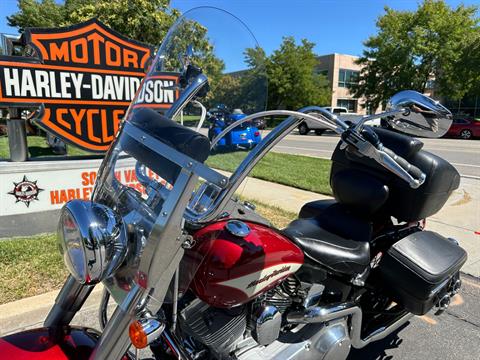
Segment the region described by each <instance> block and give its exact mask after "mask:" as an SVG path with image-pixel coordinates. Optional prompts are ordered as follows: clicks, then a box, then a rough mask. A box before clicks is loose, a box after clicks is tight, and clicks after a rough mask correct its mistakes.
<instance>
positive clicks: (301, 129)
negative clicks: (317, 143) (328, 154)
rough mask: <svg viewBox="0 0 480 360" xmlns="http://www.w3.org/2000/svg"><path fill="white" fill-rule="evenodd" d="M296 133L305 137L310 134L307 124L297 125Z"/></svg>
mask: <svg viewBox="0 0 480 360" xmlns="http://www.w3.org/2000/svg"><path fill="white" fill-rule="evenodd" d="M298 132H299V133H300V135H307V134H308V133H309V132H310V129H309V128H308V126H307V124H305V123H301V124H300V125H298Z"/></svg>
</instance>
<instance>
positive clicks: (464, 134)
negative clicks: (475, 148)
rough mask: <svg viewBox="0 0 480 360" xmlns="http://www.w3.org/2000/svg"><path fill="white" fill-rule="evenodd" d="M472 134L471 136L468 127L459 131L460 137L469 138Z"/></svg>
mask: <svg viewBox="0 0 480 360" xmlns="http://www.w3.org/2000/svg"><path fill="white" fill-rule="evenodd" d="M472 136H473V134H472V132H471V131H470V130H468V129H463V130H462V131H460V137H461V138H462V139H465V140H469V139H471V138H472Z"/></svg>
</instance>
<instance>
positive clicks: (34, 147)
mask: <svg viewBox="0 0 480 360" xmlns="http://www.w3.org/2000/svg"><path fill="white" fill-rule="evenodd" d="M27 144H28V154H29V157H31V158H35V157H40V156H58V155H55V154H54V153H53V152H52V149H51V148H50V147H49V146H48V145H47V142H46V140H45V137H43V136H28V137H27ZM67 155H68V156H80V155H92V153H89V152H87V151H85V150H81V149H79V148H76V147H75V146H71V145H67ZM0 159H10V151H9V149H8V137H6V136H2V137H0Z"/></svg>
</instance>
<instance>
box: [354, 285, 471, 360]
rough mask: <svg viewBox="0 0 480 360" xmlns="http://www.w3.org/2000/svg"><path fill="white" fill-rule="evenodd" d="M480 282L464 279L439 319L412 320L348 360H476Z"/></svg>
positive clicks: (356, 352)
mask: <svg viewBox="0 0 480 360" xmlns="http://www.w3.org/2000/svg"><path fill="white" fill-rule="evenodd" d="M479 298H480V281H479V280H478V279H476V278H473V277H470V276H464V277H463V287H462V290H461V292H460V294H458V295H456V296H455V297H454V298H453V300H452V303H451V305H450V307H449V308H448V309H447V311H445V312H444V313H443V314H441V315H440V316H435V315H434V312H433V311H432V312H430V313H429V314H427V315H425V316H422V317H414V318H412V320H411V321H410V322H409V323H408V324H407V325H406V326H404V327H403V328H400V330H399V331H397V332H395V333H394V334H392V335H391V336H389V337H388V338H386V339H384V340H381V341H378V342H376V343H372V344H370V345H368V346H367V347H365V348H364V349H361V350H353V351H352V352H351V353H350V356H349V360H357V359H369V360H370V359H371V360H390V359H392V360H393V359H395V360H407V359H408V360H425V359H428V360H434V359H435V360H436V359H442V360H450V359H452V360H453V359H455V360H478V359H479V358H480V302H479V301H478V299H479Z"/></svg>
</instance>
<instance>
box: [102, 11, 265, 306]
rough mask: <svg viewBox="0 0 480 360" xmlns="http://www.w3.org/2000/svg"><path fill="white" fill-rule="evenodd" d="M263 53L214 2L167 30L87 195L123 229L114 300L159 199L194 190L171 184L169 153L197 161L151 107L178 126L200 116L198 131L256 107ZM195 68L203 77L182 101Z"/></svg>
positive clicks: (175, 172)
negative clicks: (125, 238)
mask: <svg viewBox="0 0 480 360" xmlns="http://www.w3.org/2000/svg"><path fill="white" fill-rule="evenodd" d="M263 58H264V56H263V51H262V50H261V49H260V47H259V46H258V44H257V42H256V40H255V38H254V37H253V35H252V33H251V32H250V31H249V30H248V28H247V27H246V26H245V25H244V24H243V23H242V22H241V21H240V20H238V19H237V18H236V17H234V16H233V15H231V14H229V13H227V12H225V11H222V10H219V9H216V8H209V7H208V8H207V7H203V8H197V9H194V10H191V11H189V12H187V13H185V15H184V16H182V17H180V18H179V19H178V20H177V22H176V23H175V24H174V25H173V26H172V28H171V30H170V31H169V32H168V34H167V36H166V38H165V39H164V41H163V43H162V45H161V46H160V48H159V50H158V52H157V55H156V57H155V59H154V61H153V62H152V64H151V65H150V67H149V70H148V73H147V75H146V76H145V78H144V80H143V82H142V84H141V86H140V88H139V90H138V91H137V94H136V96H135V99H134V100H133V102H132V104H131V105H130V108H129V110H128V112H127V115H126V117H125V119H124V122H123V123H122V126H121V130H120V132H119V133H118V135H117V139H116V140H115V142H114V144H113V145H112V147H111V149H110V150H109V152H108V153H107V156H106V158H105V160H104V162H103V164H102V166H101V168H100V171H99V177H98V181H97V183H96V188H95V193H94V197H93V200H94V201H96V202H98V203H101V204H104V205H106V206H108V207H109V208H111V209H112V210H113V211H115V212H117V213H118V214H119V215H120V216H122V218H123V221H124V222H125V223H126V224H127V228H128V231H129V238H130V241H129V245H128V246H129V249H128V252H129V253H130V254H133V255H135V256H131V257H130V256H129V257H128V261H127V262H126V263H125V264H124V265H123V266H122V267H120V268H119V269H118V271H117V272H116V274H115V275H114V276H112V277H111V278H109V279H107V280H106V281H105V284H106V286H107V287H108V288H109V290H110V292H111V293H112V295H113V297H114V298H115V299H116V300H117V302H120V301H122V299H123V297H124V296H125V294H126V292H128V290H129V289H130V288H131V286H132V285H133V284H134V283H135V282H136V278H135V276H136V271H137V269H138V259H139V257H140V256H141V254H142V251H143V248H144V246H145V244H147V243H148V241H149V237H150V235H151V233H152V229H153V227H154V226H155V223H156V221H157V219H159V218H160V217H161V216H162V215H161V214H163V213H164V212H165V209H164V205H165V204H167V201H170V200H169V199H172V198H176V197H179V198H184V197H182V196H180V194H179V192H180V193H181V192H185V191H186V192H188V197H192V198H196V197H198V195H199V194H197V195H195V194H193V193H192V190H193V189H188V188H185V187H183V188H182V183H181V182H180V184H179V185H178V186H177V183H176V181H177V179H178V177H179V174H180V173H181V172H182V168H181V166H179V163H178V162H177V163H175V162H173V161H171V159H172V156H173V155H172V154H173V153H175V151H177V152H178V151H180V152H183V153H184V155H186V156H189V157H191V158H192V159H195V160H197V161H203V159H198V158H197V157H196V155H197V154H194V153H188V151H187V149H185V148H186V147H188V146H186V144H180V145H179V144H176V143H175V141H176V138H175V137H169V134H170V132H169V131H171V128H172V127H171V126H170V125H169V124H168V123H166V122H165V121H166V120H165V119H164V118H163V119H162V117H161V116H160V115H159V114H158V113H160V114H164V115H167V116H169V111H171V109H174V108H176V109H179V111H177V112H176V113H177V116H176V117H174V118H173V120H176V121H178V122H182V121H183V122H184V125H186V126H189V125H192V126H198V123H199V122H200V125H202V124H201V123H202V122H203V123H204V126H205V128H204V129H201V128H198V130H199V131H200V132H204V133H205V135H207V132H211V131H218V132H219V131H221V129H222V128H221V126H219V122H220V121H224V122H225V125H228V124H229V122H231V121H237V120H238V119H241V118H242V117H244V116H246V114H250V113H253V112H257V111H261V110H264V109H265V103H266V86H267V82H266V76H265V72H264V66H263ZM202 74H203V75H206V76H207V78H208V83H206V84H205V85H204V86H202V87H201V88H200V89H197V90H198V91H196V92H195V93H194V95H195V96H189V97H188V98H187V99H186V101H183V99H184V95H185V94H188V93H189V92H188V91H189V90H188V89H190V88H191V87H192V84H195V81H196V79H197V78H198V76H200V75H202ZM203 75H202V76H203ZM209 110H211V111H209ZM167 122H168V121H167ZM169 129H170V130H169ZM180 132H181V131H180ZM243 132H244V131H243ZM176 134H177V135H178V131H177V132H176ZM209 135H210V134H209ZM207 150H208V146H207ZM169 159H170V160H169ZM199 186H200V185H199ZM212 186H213V187H214V188H215V191H217V190H218V188H216V187H215V185H214V184H213V185H212ZM202 189H203V187H202ZM197 192H198V191H197ZM202 193H203V192H202ZM182 201H183V200H182ZM186 205H187V204H186V203H185V207H186ZM189 268H190V270H191V271H192V270H194V267H192V266H190V267H189ZM193 273H194V271H193ZM187 283H188V281H187Z"/></svg>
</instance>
